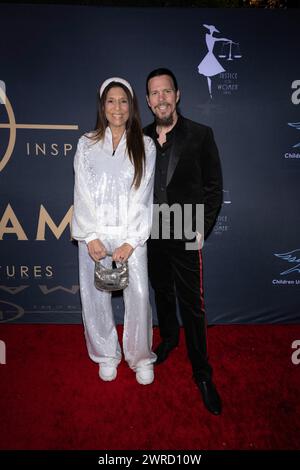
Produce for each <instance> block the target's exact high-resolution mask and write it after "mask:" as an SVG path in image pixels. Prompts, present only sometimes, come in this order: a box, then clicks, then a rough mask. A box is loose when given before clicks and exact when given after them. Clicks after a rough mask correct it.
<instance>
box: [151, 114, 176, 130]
mask: <svg viewBox="0 0 300 470" xmlns="http://www.w3.org/2000/svg"><path fill="white" fill-rule="evenodd" d="M155 117H156V124H157V125H158V126H160V127H170V126H172V124H173V123H174V119H173V114H170V116H167V117H165V118H162V119H161V118H159V117H157V116H155Z"/></svg>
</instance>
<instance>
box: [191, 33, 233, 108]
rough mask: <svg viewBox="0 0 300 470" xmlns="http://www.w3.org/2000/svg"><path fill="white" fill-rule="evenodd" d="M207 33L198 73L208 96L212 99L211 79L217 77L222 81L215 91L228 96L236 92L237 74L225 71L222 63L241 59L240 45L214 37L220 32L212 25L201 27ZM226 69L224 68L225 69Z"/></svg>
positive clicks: (226, 39)
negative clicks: (205, 83) (203, 79)
mask: <svg viewBox="0 0 300 470" xmlns="http://www.w3.org/2000/svg"><path fill="white" fill-rule="evenodd" d="M203 26H204V28H206V29H207V30H208V31H209V32H206V34H205V44H206V48H207V53H206V55H205V56H204V57H203V59H202V60H201V62H200V64H199V65H198V73H199V74H200V75H203V76H204V77H206V80H207V86H208V92H209V96H210V98H211V99H212V97H213V91H212V77H215V76H216V75H219V78H220V79H221V80H222V82H220V83H219V84H218V85H217V89H218V90H220V91H222V92H223V94H224V95H230V94H231V93H232V92H233V91H237V89H238V83H237V78H238V76H237V72H234V71H232V70H229V71H227V72H226V70H227V65H226V64H225V63H224V61H225V60H226V61H227V62H229V63H230V61H233V60H235V59H240V58H241V57H242V54H241V50H240V45H239V43H238V42H234V41H233V40H232V39H228V38H220V37H216V36H214V33H220V31H219V30H218V29H217V28H216V27H215V26H214V25H207V24H204V25H203ZM218 42H219V43H221V48H219V50H218V51H217V53H216V54H214V48H215V44H216V43H218ZM216 56H218V57H219V59H223V60H222V64H221V63H220V62H219V60H218V59H217V57H216ZM228 65H229V64H228ZM225 67H226V68H225Z"/></svg>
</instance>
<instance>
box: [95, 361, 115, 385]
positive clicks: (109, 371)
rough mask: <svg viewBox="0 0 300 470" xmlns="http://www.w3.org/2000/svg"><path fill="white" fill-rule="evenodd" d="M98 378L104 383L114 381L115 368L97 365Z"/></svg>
mask: <svg viewBox="0 0 300 470" xmlns="http://www.w3.org/2000/svg"><path fill="white" fill-rule="evenodd" d="M99 377H100V379H102V380H104V381H105V382H110V381H112V380H115V378H116V377H117V368H116V367H115V366H111V365H106V364H99Z"/></svg>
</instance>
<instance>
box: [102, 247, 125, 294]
mask: <svg viewBox="0 0 300 470" xmlns="http://www.w3.org/2000/svg"><path fill="white" fill-rule="evenodd" d="M107 256H110V257H111V256H112V253H107ZM118 264H119V263H118ZM120 264H121V265H120V266H117V265H116V263H115V262H114V261H112V264H111V268H106V267H105V266H103V265H102V264H101V262H100V261H96V262H95V276H94V278H95V287H96V288H97V289H99V290H104V291H107V292H112V291H115V290H122V289H125V287H127V286H128V283H129V271H128V262H127V261H125V263H120Z"/></svg>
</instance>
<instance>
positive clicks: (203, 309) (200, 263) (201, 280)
mask: <svg viewBox="0 0 300 470" xmlns="http://www.w3.org/2000/svg"><path fill="white" fill-rule="evenodd" d="M198 254H199V270H200V308H201V311H202V312H203V315H204V320H205V330H206V331H205V341H206V351H207V354H208V344H207V319H206V315H205V305H204V289H203V262H202V250H201V248H199V250H198Z"/></svg>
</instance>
